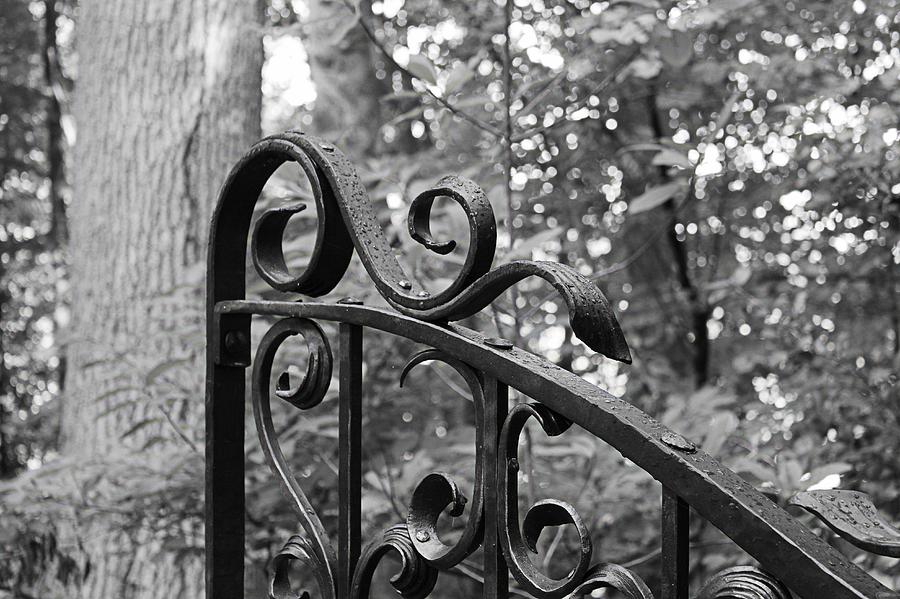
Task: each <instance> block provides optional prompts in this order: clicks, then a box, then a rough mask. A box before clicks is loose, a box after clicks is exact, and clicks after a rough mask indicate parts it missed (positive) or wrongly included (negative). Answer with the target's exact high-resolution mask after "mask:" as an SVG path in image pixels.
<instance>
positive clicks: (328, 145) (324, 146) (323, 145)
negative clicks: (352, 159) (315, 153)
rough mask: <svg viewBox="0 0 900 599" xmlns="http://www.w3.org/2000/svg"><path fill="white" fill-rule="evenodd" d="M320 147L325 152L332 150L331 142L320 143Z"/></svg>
mask: <svg viewBox="0 0 900 599" xmlns="http://www.w3.org/2000/svg"><path fill="white" fill-rule="evenodd" d="M322 149H323V150H325V151H326V152H334V146H333V145H331V144H322Z"/></svg>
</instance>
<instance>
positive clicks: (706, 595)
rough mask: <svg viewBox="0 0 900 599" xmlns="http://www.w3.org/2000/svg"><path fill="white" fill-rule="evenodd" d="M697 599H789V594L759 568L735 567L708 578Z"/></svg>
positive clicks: (778, 582)
mask: <svg viewBox="0 0 900 599" xmlns="http://www.w3.org/2000/svg"><path fill="white" fill-rule="evenodd" d="M697 599H791V593H790V591H788V590H787V588H786V587H785V586H784V585H783V584H782V583H781V582H780V581H779V580H777V579H776V578H774V577H772V576H771V575H769V574H767V573H765V572H763V571H762V570H760V569H759V568H756V567H754V566H736V567H734V568H728V569H727V570H722V571H721V572H719V573H718V574H716V575H715V576H713V577H712V578H710V579H709V580H708V581H707V582H706V584H704V585H703V588H702V589H700V593H699V594H698V595H697Z"/></svg>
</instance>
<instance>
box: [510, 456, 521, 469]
mask: <svg viewBox="0 0 900 599" xmlns="http://www.w3.org/2000/svg"><path fill="white" fill-rule="evenodd" d="M509 470H510V472H518V470H519V460H517V459H516V458H509Z"/></svg>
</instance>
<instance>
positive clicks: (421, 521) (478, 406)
mask: <svg viewBox="0 0 900 599" xmlns="http://www.w3.org/2000/svg"><path fill="white" fill-rule="evenodd" d="M427 360H438V361H441V362H444V363H446V364H448V365H449V366H451V367H452V368H453V369H454V370H455V371H456V372H457V373H459V375H460V376H462V378H463V380H465V382H466V385H467V386H468V388H469V391H470V392H471V394H472V401H473V402H474V403H475V452H476V453H475V486H474V491H473V499H472V506H471V509H470V510H469V519H468V520H467V521H466V527H465V530H464V531H463V533H462V535H461V536H460V538H459V539H458V540H457V542H456V543H455V544H454V545H452V546H450V545H447V544H445V543H444V542H443V541H441V539H440V537H439V536H438V532H437V523H438V518H439V517H440V515H441V513H442V512H443V511H444V510H448V513H449V514H450V515H451V516H453V517H457V516H461V515H462V514H463V510H464V509H465V504H466V497H465V496H463V494H462V493H461V492H460V490H459V487H458V486H457V485H456V482H455V481H454V480H453V479H452V478H451V477H450V476H449V475H448V474H446V473H443V472H433V473H431V474H429V475H428V476H426V477H425V478H424V479H422V481H421V482H419V484H418V485H417V486H416V489H415V491H414V492H413V495H412V500H411V502H410V506H409V515H408V516H407V520H406V522H407V528H408V529H409V535H410V537H411V539H412V542H413V545H414V546H415V548H416V551H418V552H419V554H420V555H422V557H424V558H425V559H426V560H427V561H428V562H429V563H430V564H432V565H433V566H435V567H437V568H440V569H441V570H446V569H448V568H452V567H453V566H455V565H457V564H458V563H460V562H461V561H462V560H464V559H465V558H466V557H468V556H469V555H470V554H471V553H472V552H473V551H475V549H477V548H478V546H479V545H480V544H481V541H482V539H483V538H484V521H483V517H484V490H485V484H486V481H485V467H484V426H485V422H486V416H485V401H486V400H485V397H484V392H483V391H482V388H481V381H480V380H479V378H478V375H477V374H476V373H475V371H474V370H472V368H470V367H469V366H467V365H466V364H463V363H462V362H460V361H459V360H455V359H453V358H451V357H449V356H447V355H445V354H443V353H441V352H439V351H436V350H425V351H423V352H420V353H418V354H416V355H415V356H413V358H412V359H411V360H410V361H409V362H408V363H407V364H406V367H405V368H404V369H403V372H402V374H401V375H400V385H401V386H402V385H403V381H404V379H405V378H406V375H407V374H409V371H410V370H412V369H413V368H414V367H415V366H416V365H417V364H421V363H422V362H425V361H427Z"/></svg>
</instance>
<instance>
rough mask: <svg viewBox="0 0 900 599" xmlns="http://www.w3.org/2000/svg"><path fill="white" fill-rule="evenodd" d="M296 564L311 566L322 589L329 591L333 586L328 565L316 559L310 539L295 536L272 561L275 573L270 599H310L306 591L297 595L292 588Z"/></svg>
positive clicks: (270, 588) (270, 589) (270, 586)
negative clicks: (294, 565) (293, 571)
mask: <svg viewBox="0 0 900 599" xmlns="http://www.w3.org/2000/svg"><path fill="white" fill-rule="evenodd" d="M294 563H301V564H306V565H308V566H310V569H311V570H312V572H313V574H314V575H315V576H316V581H317V582H318V585H319V588H320V589H328V588H329V587H330V586H331V584H332V581H331V579H330V578H328V576H329V574H328V567H327V564H323V563H322V562H320V561H319V559H318V557H316V552H315V549H314V547H313V546H312V544H311V543H310V541H309V539H307V538H306V537H303V536H300V535H295V536H293V537H291V538H290V539H288V542H287V543H285V545H284V547H282V549H281V551H279V552H278V555H276V556H275V557H274V558H273V559H272V568H273V570H274V571H275V572H274V575H273V577H272V581H271V583H270V585H269V599H309V597H310V595H309V592H307V591H305V590H304V591H301V592H300V593H297V592H295V591H294V589H293V588H292V586H291V578H290V574H291V566H292V565H293V564H294Z"/></svg>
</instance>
